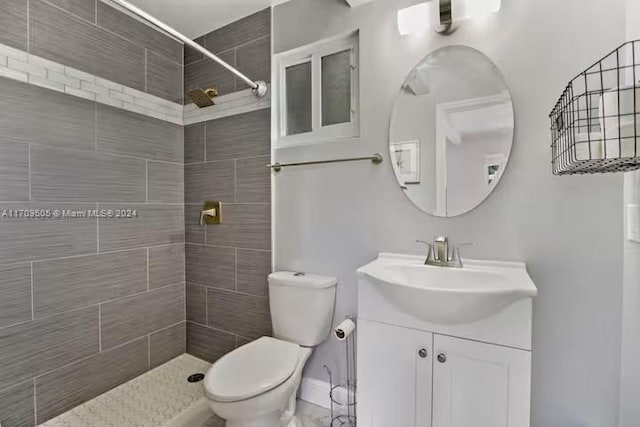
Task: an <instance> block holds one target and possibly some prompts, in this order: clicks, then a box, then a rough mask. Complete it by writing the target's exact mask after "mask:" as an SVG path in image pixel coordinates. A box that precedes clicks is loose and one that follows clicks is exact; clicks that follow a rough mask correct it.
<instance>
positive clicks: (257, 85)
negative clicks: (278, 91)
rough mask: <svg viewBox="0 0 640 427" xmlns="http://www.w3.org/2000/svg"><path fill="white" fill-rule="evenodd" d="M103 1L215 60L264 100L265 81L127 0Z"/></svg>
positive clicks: (265, 91)
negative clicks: (242, 71)
mask: <svg viewBox="0 0 640 427" xmlns="http://www.w3.org/2000/svg"><path fill="white" fill-rule="evenodd" d="M101 1H102V2H104V3H107V4H109V3H112V4H116V5H118V6H120V7H122V8H124V9H126V10H128V11H129V12H131V13H133V14H134V15H137V16H139V17H140V18H142V19H144V20H145V21H147V22H149V23H150V24H152V25H154V26H156V27H157V28H160V29H161V30H162V31H164V32H166V33H168V34H170V35H171V36H173V37H175V38H176V39H178V40H180V41H181V42H183V43H184V44H185V45H186V46H189V47H190V48H192V49H194V50H197V51H198V52H200V53H202V54H203V55H204V56H206V57H207V58H210V59H212V60H214V61H215V62H217V63H218V64H220V65H221V66H222V67H224V68H226V69H227V70H229V71H231V72H232V73H233V74H235V75H236V76H238V77H239V78H240V79H242V80H243V81H244V82H245V83H246V84H247V85H249V87H250V88H251V89H253V93H254V94H255V95H256V96H257V97H259V98H262V97H264V96H265V95H266V94H267V90H268V88H267V84H266V83H265V82H264V81H255V82H254V81H253V80H251V79H250V78H249V77H247V76H245V75H244V74H242V73H241V72H240V71H238V70H237V69H235V68H234V67H232V66H231V65H229V64H228V63H226V62H225V61H223V60H222V59H220V58H219V57H218V56H217V55H214V54H213V53H211V52H209V51H208V50H207V49H205V48H204V47H202V46H200V45H199V44H198V43H196V42H194V41H193V40H191V39H190V38H189V37H187V36H185V35H184V34H182V33H180V32H178V31H177V30H175V29H174V28H172V27H170V26H169V25H167V24H165V23H164V22H162V21H160V20H158V19H156V18H154V17H153V16H151V15H149V14H148V13H147V12H145V11H144V10H142V9H140V8H139V7H137V6H134V5H132V4H131V3H129V2H128V1H126V0H101Z"/></svg>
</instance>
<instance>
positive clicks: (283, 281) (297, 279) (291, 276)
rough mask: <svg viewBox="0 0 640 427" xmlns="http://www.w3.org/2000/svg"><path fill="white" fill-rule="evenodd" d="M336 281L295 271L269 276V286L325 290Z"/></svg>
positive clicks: (328, 277)
mask: <svg viewBox="0 0 640 427" xmlns="http://www.w3.org/2000/svg"><path fill="white" fill-rule="evenodd" d="M337 283H338V279H336V278H335V277H331V276H321V275H319V274H307V273H302V272H295V271H277V272H275V273H271V274H270V275H269V284H272V285H281V286H296V287H304V288H316V289H325V288H330V287H333V286H335V285H336V284H337Z"/></svg>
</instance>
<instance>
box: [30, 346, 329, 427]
mask: <svg viewBox="0 0 640 427" xmlns="http://www.w3.org/2000/svg"><path fill="white" fill-rule="evenodd" d="M209 366H210V364H209V363H207V362H205V361H203V360H200V359H198V358H196V357H193V356H190V355H187V354H183V355H182V356H180V357H177V358H176V359H174V360H172V361H170V362H168V363H166V364H164V365H162V366H159V367H157V368H155V369H153V370H151V371H149V372H147V373H146V374H144V375H141V376H139V377H138V378H135V379H133V380H131V381H129V382H127V383H125V384H122V385H121V386H119V387H116V388H114V389H113V390H110V391H108V392H106V393H104V394H102V395H100V396H98V397H96V398H95V399H92V400H90V401H88V402H86V403H84V404H83V405H80V406H78V407H76V408H74V409H72V410H70V411H68V412H66V413H64V414H62V415H60V416H58V417H56V418H54V419H52V420H49V421H48V422H46V423H44V424H41V427H161V426H165V425H168V424H169V423H170V422H171V421H172V420H173V419H174V418H175V417H176V416H177V415H178V414H180V413H182V412H183V411H185V410H186V409H187V408H189V407H191V406H192V405H194V404H196V402H198V401H199V400H200V399H202V383H195V384H190V383H188V382H187V381H186V378H187V377H188V376H189V375H191V374H193V373H197V372H202V373H204V372H206V371H207V369H208V368H209ZM297 412H298V417H299V418H300V421H301V422H302V427H328V426H329V424H330V415H329V411H328V410H326V409H324V408H321V407H319V406H315V405H312V404H310V403H307V402H304V401H299V403H298V411H297ZM184 427H224V422H223V421H222V420H221V419H219V418H218V417H216V416H215V415H212V416H211V417H210V418H209V420H208V421H206V422H205V423H204V424H202V425H199V426H191V425H189V426H186V425H185V426H184Z"/></svg>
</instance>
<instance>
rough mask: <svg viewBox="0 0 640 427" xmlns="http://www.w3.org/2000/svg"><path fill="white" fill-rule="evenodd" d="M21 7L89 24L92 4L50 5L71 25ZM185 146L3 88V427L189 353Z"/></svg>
mask: <svg viewBox="0 0 640 427" xmlns="http://www.w3.org/2000/svg"><path fill="white" fill-rule="evenodd" d="M9 3H11V4H14V3H13V2H7V1H6V0H0V5H1V6H0V7H3V8H4V7H5V6H6V5H8V4H9ZM18 3H19V2H18ZM24 3H25V4H26V1H25V2H24ZM29 3H30V4H31V5H34V6H33V7H35V8H36V9H34V10H35V11H36V12H35V13H36V15H37V14H38V11H37V8H38V7H48V8H53V9H55V11H56V15H61V14H65V15H68V16H66V17H65V19H70V20H76V21H78V22H80V21H82V24H78V25H82V26H86V27H87V28H88V27H89V26H90V25H92V24H89V23H88V22H85V21H84V18H82V17H89V16H90V13H89V9H90V8H88V7H86V6H87V4H88V3H93V2H81V1H72V0H68V1H55V2H52V3H55V4H56V5H59V6H60V7H64V8H65V10H68V11H69V13H71V14H74V15H71V14H69V13H67V11H63V10H62V9H58V8H56V7H54V6H51V5H49V4H45V3H44V2H41V1H40V0H31V1H30V2H29ZM11 10H13V9H11ZM3 12H4V9H3ZM75 15H77V16H78V17H76V16H75ZM35 18H37V16H36V17H34V16H33V15H32V19H35ZM2 19H4V14H0V21H1V20H2ZM105 25H106V24H105ZM113 30H114V31H115V28H114V29H113ZM110 34H111V33H110ZM13 35H14V34H13V33H11V34H9V36H11V37H13ZM4 36H7V31H5V27H0V37H4ZM112 36H113V34H112ZM129 36H132V35H129ZM65 37H66V36H65ZM114 37H115V36H114ZM149 43H151V42H149ZM162 54H166V52H164V53H163V52H160V53H158V55H159V56H160V55H162ZM120 72H121V73H123V74H127V73H128V71H127V69H126V67H124V68H123V69H122V70H121V71H120ZM34 99H36V100H38V102H33V100H34ZM183 143H184V142H183V128H182V127H181V126H177V125H174V124H171V123H168V122H164V121H161V120H157V119H154V118H150V117H147V116H143V115H139V114H135V113H131V112H126V111H122V110H118V109H115V108H111V107H106V106H104V105H101V104H97V103H95V102H93V101H88V100H83V99H78V98H76V97H73V96H70V95H65V94H62V93H58V92H53V91H49V90H47V89H44V88H40V87H36V86H32V85H29V84H25V83H21V82H16V81H13V80H8V79H4V78H0V423H2V427H18V426H19V427H23V426H26V427H32V426H34V425H35V424H36V423H43V422H45V421H47V420H48V419H50V418H52V417H55V416H56V415H58V414H60V413H61V412H64V411H66V410H68V409H71V408H72V407H74V406H76V405H78V404H80V403H83V402H84V401H86V400H88V399H91V398H93V397H95V396H96V395H98V394H100V393H103V392H105V391H107V390H109V389H110V388H113V387H115V386H117V385H119V384H121V383H122V382H124V381H127V380H129V379H131V378H133V377H135V376H137V375H139V374H141V373H143V372H145V371H147V370H148V369H151V368H153V367H155V366H158V365H159V364H162V363H164V362H166V361H168V360H170V359H172V358H174V357H176V356H178V355H180V354H182V353H184V352H185V349H186V335H187V328H186V322H185V320H186V316H185V305H186V304H185V298H186V295H185V274H184V272H185V263H184V252H185V250H184V237H185V231H184V230H185V221H184V212H185V210H184V183H183V172H184V165H183V151H184V148H183ZM8 209H58V210H64V209H67V210H87V209H112V210H116V209H135V210H137V212H138V217H137V218H130V219H123V218H118V219H115V218H96V217H86V216H85V217H77V218H72V217H63V218H59V219H26V218H9V217H7V216H6V215H3V214H2V213H3V212H4V211H5V210H8ZM234 261H235V259H234Z"/></svg>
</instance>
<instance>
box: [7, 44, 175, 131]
mask: <svg viewBox="0 0 640 427" xmlns="http://www.w3.org/2000/svg"><path fill="white" fill-rule="evenodd" d="M0 76H2V77H6V78H9V79H13V80H18V81H21V82H25V83H30V84H33V85H36V86H41V87H44V88H47V89H50V90H55V91H57V92H62V93H66V94H69V95H73V96H77V97H79V98H84V99H89V100H91V101H96V102H99V103H101V104H106V105H110V106H112V107H116V108H120V109H123V110H127V111H131V112H134V113H139V114H143V115H145V116H149V117H154V118H156V119H160V120H164V121H167V122H171V123H175V124H179V125H182V124H183V109H184V108H183V106H182V105H180V104H177V103H175V102H171V101H167V100H165V99H162V98H159V97H157V96H154V95H150V94H148V93H145V92H142V91H139V90H136V89H132V88H130V87H127V86H123V85H121V84H119V83H115V82H112V81H110V80H106V79H103V78H100V77H96V76H94V75H92V74H88V73H85V72H83V71H80V70H77V69H75V68H71V67H67V66H65V65H62V64H59V63H57V62H53V61H49V60H47V59H44V58H41V57H38V56H35V55H31V54H28V53H26V52H24V51H21V50H18V49H14V48H12V47H9V46H6V45H3V44H0Z"/></svg>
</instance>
